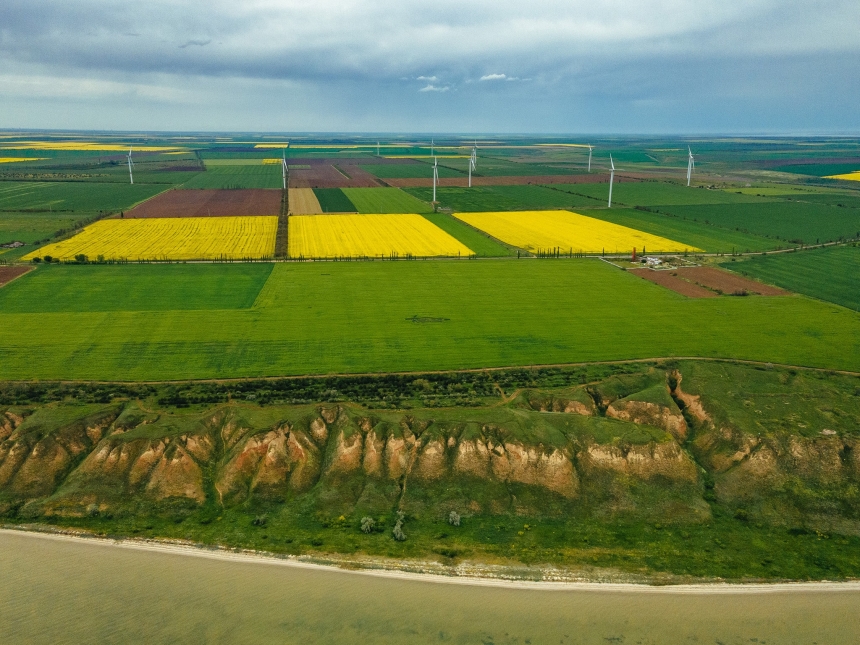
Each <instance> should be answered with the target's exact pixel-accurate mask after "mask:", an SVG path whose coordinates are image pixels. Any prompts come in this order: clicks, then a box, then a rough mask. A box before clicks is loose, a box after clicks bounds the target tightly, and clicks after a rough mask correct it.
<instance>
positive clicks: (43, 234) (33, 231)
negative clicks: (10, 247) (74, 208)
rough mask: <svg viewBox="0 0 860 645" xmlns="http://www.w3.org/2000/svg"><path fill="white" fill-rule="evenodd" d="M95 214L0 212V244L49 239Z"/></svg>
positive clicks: (28, 242)
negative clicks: (61, 230)
mask: <svg viewBox="0 0 860 645" xmlns="http://www.w3.org/2000/svg"><path fill="white" fill-rule="evenodd" d="M96 215H97V213H85V212H78V213H75V212H59V213H51V212H36V213H20V212H18V213H15V212H12V213H8V212H0V244H8V243H9V242H24V243H25V244H32V243H33V242H36V241H37V240H44V239H48V238H50V237H51V236H52V235H53V234H54V233H55V232H57V231H59V230H60V229H71V228H73V227H74V226H75V225H76V224H78V223H79V222H82V221H86V220H87V219H90V218H92V217H95V216H96Z"/></svg>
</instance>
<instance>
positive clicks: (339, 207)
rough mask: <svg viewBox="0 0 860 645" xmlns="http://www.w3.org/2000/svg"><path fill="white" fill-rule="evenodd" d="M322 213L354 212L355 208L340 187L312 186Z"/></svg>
mask: <svg viewBox="0 0 860 645" xmlns="http://www.w3.org/2000/svg"><path fill="white" fill-rule="evenodd" d="M313 191H314V195H316V198H317V201H318V202H319V205H320V208H321V209H322V212H323V213H355V212H356V211H357V209H356V208H355V204H353V203H352V202H351V201H350V200H349V197H347V196H346V195H345V194H344V193H343V191H342V190H341V189H340V188H314V189H313Z"/></svg>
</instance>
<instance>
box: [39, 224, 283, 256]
mask: <svg viewBox="0 0 860 645" xmlns="http://www.w3.org/2000/svg"><path fill="white" fill-rule="evenodd" d="M277 233H278V218H277V217H170V218H168V217H164V218H151V219H107V220H100V221H98V222H95V223H94V224H91V225H89V226H87V227H86V228H84V230H83V231H81V232H80V233H78V234H77V235H75V236H74V237H72V238H69V239H68V240H63V241H62V242H56V243H55V244H49V245H47V246H43V247H42V248H40V249H38V250H36V251H33V252H32V253H29V254H27V255H25V256H24V258H23V259H24V260H29V259H32V258H33V257H44V256H46V255H50V256H52V257H54V258H58V259H60V260H71V259H74V257H75V256H76V255H79V254H83V255H86V256H87V257H88V258H89V259H91V260H95V259H96V258H98V256H100V255H101V256H104V258H105V259H106V260H122V259H125V260H131V261H134V260H218V259H234V260H241V259H259V258H270V257H272V256H273V255H274V254H275V237H276V236H277Z"/></svg>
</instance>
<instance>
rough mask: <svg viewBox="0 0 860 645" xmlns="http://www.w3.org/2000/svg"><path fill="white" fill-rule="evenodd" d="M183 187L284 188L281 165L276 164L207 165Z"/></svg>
mask: <svg viewBox="0 0 860 645" xmlns="http://www.w3.org/2000/svg"><path fill="white" fill-rule="evenodd" d="M182 187H183V188H216V189H218V188H221V189H223V188H272V189H275V188H281V189H282V188H283V187H284V181H283V176H282V171H281V167H280V166H279V165H278V166H274V165H265V166H264V165H262V164H260V165H254V166H248V165H242V166H222V165H216V166H207V168H206V172H201V173H199V174H197V175H195V176H194V177H192V178H191V179H189V180H188V181H186V182H185V183H184V184H182Z"/></svg>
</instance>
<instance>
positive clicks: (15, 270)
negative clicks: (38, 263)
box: [0, 266, 33, 287]
mask: <svg viewBox="0 0 860 645" xmlns="http://www.w3.org/2000/svg"><path fill="white" fill-rule="evenodd" d="M32 268H33V267H19V266H14V267H0V287H2V286H3V285H4V284H6V283H7V282H12V280H14V279H15V278H19V277H21V276H22V275H24V274H25V273H27V271H29V270H30V269H32Z"/></svg>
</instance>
